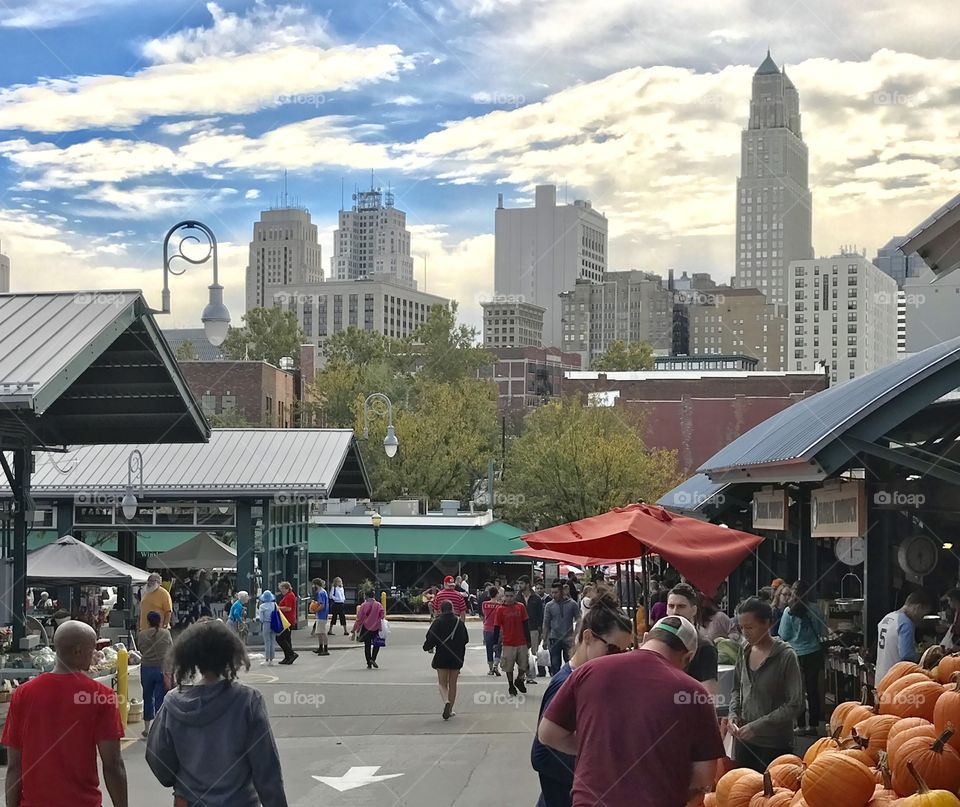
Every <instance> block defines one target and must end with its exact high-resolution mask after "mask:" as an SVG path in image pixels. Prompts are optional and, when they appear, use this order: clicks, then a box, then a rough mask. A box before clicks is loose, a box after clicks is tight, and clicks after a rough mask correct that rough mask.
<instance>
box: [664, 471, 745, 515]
mask: <svg viewBox="0 0 960 807" xmlns="http://www.w3.org/2000/svg"><path fill="white" fill-rule="evenodd" d="M728 487H730V486H729V485H728V484H727V483H725V482H711V481H710V477H708V476H707V475H706V474H696V475H694V476H691V477H690V478H689V479H687V480H686V481H685V482H681V483H680V484H679V485H677V486H676V487H675V488H674V489H673V490H670V491H667V492H666V493H664V494H663V496H661V497H660V499H659V500H658V501H657V504H659V505H660V506H661V507H665V508H666V509H668V510H672V511H674V512H681V513H689V514H695V513H700V512H703V511H706V510H708V509H711V508H712V509H715V508H716V507H717V506H718V505H720V504H722V503H723V499H724V494H723V491H724V490H725V489H726V488H728Z"/></svg>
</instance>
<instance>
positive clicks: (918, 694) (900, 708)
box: [887, 680, 944, 721]
mask: <svg viewBox="0 0 960 807" xmlns="http://www.w3.org/2000/svg"><path fill="white" fill-rule="evenodd" d="M943 693H944V689H943V686H942V685H941V684H938V683H937V682H936V681H929V680H928V681H919V682H917V683H914V684H910V685H909V686H906V687H904V688H903V689H901V690H900V691H899V692H897V693H896V694H895V695H893V698H892V702H891V703H890V705H889V707H888V708H889V709H890V713H891V714H895V715H897V716H898V717H922V718H923V719H924V720H930V721H933V710H934V709H935V708H936V706H937V701H938V700H939V699H940V696H941V695H943ZM887 695H888V696H889V695H890V690H889V689H888V690H887Z"/></svg>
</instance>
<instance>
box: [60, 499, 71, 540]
mask: <svg viewBox="0 0 960 807" xmlns="http://www.w3.org/2000/svg"><path fill="white" fill-rule="evenodd" d="M64 535H73V499H66V500H64V499H58V500H57V537H58V538H63V536H64Z"/></svg>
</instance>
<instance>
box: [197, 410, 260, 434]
mask: <svg viewBox="0 0 960 807" xmlns="http://www.w3.org/2000/svg"><path fill="white" fill-rule="evenodd" d="M207 420H209V421H210V425H211V426H213V428H215V429H242V428H244V427H246V426H256V425H258V424H256V423H251V422H250V421H249V420H247V418H246V415H244V414H243V413H242V412H240V411H238V410H236V409H234V410H233V411H232V412H221V413H220V414H214V415H208V416H207Z"/></svg>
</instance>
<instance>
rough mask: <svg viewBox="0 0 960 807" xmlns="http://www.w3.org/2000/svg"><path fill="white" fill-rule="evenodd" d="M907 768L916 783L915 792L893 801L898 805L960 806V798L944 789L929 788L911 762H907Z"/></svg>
mask: <svg viewBox="0 0 960 807" xmlns="http://www.w3.org/2000/svg"><path fill="white" fill-rule="evenodd" d="M907 770H908V771H909V773H910V775H911V776H912V777H913V778H914V780H915V781H916V784H917V792H916V793H915V794H914V795H913V796H908V797H907V798H905V799H899V800H898V801H895V802H894V804H895V805H899V806H900V807H960V799H958V798H957V797H956V796H954V795H953V793H950V792H949V791H946V790H931V789H930V788H929V787H928V786H927V783H926V782H924V781H923V777H922V776H920V773H919V772H918V771H917V769H916V766H914V764H913V763H912V762H908V763H907Z"/></svg>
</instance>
